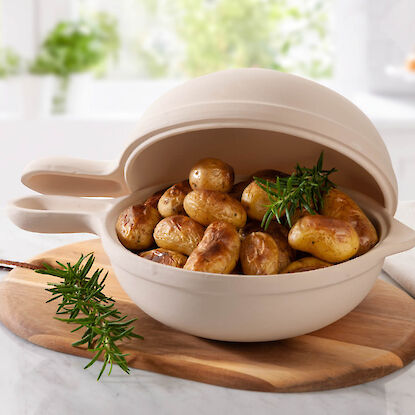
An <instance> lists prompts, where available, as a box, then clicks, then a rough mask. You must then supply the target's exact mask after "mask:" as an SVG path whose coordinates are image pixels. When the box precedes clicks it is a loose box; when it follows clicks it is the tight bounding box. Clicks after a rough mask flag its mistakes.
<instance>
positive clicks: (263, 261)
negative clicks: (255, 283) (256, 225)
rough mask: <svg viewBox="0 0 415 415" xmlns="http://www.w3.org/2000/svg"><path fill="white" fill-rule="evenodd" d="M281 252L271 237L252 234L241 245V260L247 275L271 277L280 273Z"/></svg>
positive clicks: (257, 233) (256, 233)
mask: <svg viewBox="0 0 415 415" xmlns="http://www.w3.org/2000/svg"><path fill="white" fill-rule="evenodd" d="M279 256H280V250H279V248H278V245H277V244H276V242H275V241H274V239H273V238H272V236H271V235H269V234H267V233H264V232H252V233H250V234H249V235H248V236H247V237H246V238H245V239H244V240H243V241H242V243H241V252H240V255H239V258H240V260H241V264H242V270H243V273H244V274H246V275H271V274H278V272H279V271H280V261H279Z"/></svg>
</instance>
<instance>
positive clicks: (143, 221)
mask: <svg viewBox="0 0 415 415" xmlns="http://www.w3.org/2000/svg"><path fill="white" fill-rule="evenodd" d="M160 219H161V218H160V215H159V212H158V210H157V209H155V208H154V207H152V206H150V205H148V206H145V205H134V206H130V207H129V208H127V209H125V210H123V211H122V212H121V214H120V216H119V217H118V220H117V223H116V225H115V229H116V231H117V235H118V239H119V240H120V242H121V243H122V244H123V245H124V246H125V247H126V248H128V249H132V250H139V249H146V248H149V247H150V246H151V245H152V244H153V241H154V240H153V231H154V227H155V226H156V225H157V223H158V222H159V220H160Z"/></svg>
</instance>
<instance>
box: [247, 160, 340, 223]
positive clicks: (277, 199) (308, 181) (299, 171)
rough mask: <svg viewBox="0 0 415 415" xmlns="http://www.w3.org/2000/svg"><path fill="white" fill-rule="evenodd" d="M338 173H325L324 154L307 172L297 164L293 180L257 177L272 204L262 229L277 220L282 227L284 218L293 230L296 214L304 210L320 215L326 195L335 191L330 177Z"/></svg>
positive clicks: (292, 176) (290, 178)
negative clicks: (329, 191)
mask: <svg viewBox="0 0 415 415" xmlns="http://www.w3.org/2000/svg"><path fill="white" fill-rule="evenodd" d="M336 171H337V170H336V169H335V168H333V169H330V170H324V169H323V152H321V154H320V157H319V158H318V161H317V164H316V165H315V166H313V167H312V168H308V167H301V166H300V165H299V164H297V166H296V169H295V172H294V173H293V174H292V175H291V176H290V177H277V178H276V180H275V182H274V181H270V180H267V179H262V178H260V177H254V180H255V182H256V183H257V184H258V186H260V187H261V188H262V189H263V190H265V191H266V192H267V194H268V198H269V201H270V204H269V205H267V207H268V210H267V212H266V213H265V215H264V217H263V219H262V224H261V226H262V227H263V228H264V229H267V228H268V226H269V224H270V223H271V220H272V219H273V218H274V217H275V218H276V219H277V221H278V223H281V218H282V217H283V216H284V215H285V218H286V221H287V224H288V226H290V227H291V226H292V219H293V217H294V214H295V212H296V211H297V210H300V211H301V210H303V209H305V210H306V211H307V212H308V213H310V214H311V215H315V214H317V212H318V211H319V210H320V209H321V208H322V205H323V196H324V194H325V193H326V192H327V191H328V190H329V189H330V188H331V187H335V184H334V183H333V182H332V181H330V180H329V178H328V177H329V175H330V174H332V173H334V172H336Z"/></svg>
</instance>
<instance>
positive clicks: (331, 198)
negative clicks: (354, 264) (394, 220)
mask: <svg viewBox="0 0 415 415" xmlns="http://www.w3.org/2000/svg"><path fill="white" fill-rule="evenodd" d="M321 214H322V215H325V216H328V217H330V218H336V219H343V220H345V221H346V222H349V223H350V224H351V225H352V226H353V227H354V228H355V230H356V232H357V234H358V235H359V242H360V246H359V250H358V251H357V255H362V254H364V253H366V252H367V251H369V250H370V249H371V248H372V247H373V246H374V245H376V244H377V242H378V240H379V238H378V234H377V232H376V229H375V227H374V226H373V224H372V222H370V220H369V219H368V217H367V216H366V215H365V214H364V212H363V211H362V209H360V207H359V206H358V205H357V203H356V202H355V201H354V200H353V199H352V198H351V197H350V196H348V195H346V194H345V193H343V192H341V191H340V190H339V189H336V188H332V189H330V191H329V192H327V193H326V195H325V196H324V198H323V209H322V211H321Z"/></svg>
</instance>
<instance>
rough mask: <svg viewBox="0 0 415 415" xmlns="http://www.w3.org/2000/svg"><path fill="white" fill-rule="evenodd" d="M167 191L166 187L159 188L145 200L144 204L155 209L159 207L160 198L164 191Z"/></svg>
mask: <svg viewBox="0 0 415 415" xmlns="http://www.w3.org/2000/svg"><path fill="white" fill-rule="evenodd" d="M165 191H166V189H162V190H159V191H157V192H155V193H153V194H152V195H151V196H150V197H149V198H147V200H146V201H145V202H144V206H151V207H153V208H154V209H157V205H158V203H159V200H160V198H161V196H162V195H163V193H164V192H165Z"/></svg>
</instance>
